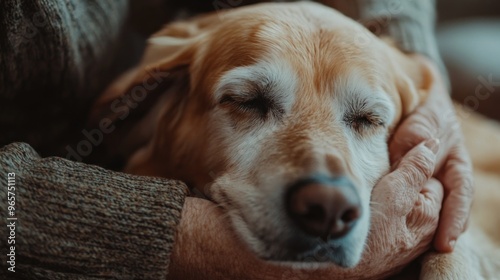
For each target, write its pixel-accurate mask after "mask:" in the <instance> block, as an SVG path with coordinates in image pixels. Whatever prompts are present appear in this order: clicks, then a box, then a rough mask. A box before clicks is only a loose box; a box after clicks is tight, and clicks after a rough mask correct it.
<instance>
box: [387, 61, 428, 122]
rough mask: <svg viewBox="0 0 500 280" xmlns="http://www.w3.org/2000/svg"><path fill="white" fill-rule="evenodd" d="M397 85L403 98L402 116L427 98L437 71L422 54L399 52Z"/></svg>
mask: <svg viewBox="0 0 500 280" xmlns="http://www.w3.org/2000/svg"><path fill="white" fill-rule="evenodd" d="M398 60H399V63H398V66H399V67H397V70H396V87H397V90H398V93H399V97H400V100H401V114H402V117H404V116H406V115H408V114H410V113H411V112H412V111H413V110H415V108H416V107H417V106H418V105H420V104H421V103H423V102H424V101H425V99H426V98H427V96H428V94H429V91H430V90H431V87H432V84H433V83H434V78H433V77H434V75H436V73H433V71H437V70H435V69H434V67H433V66H432V65H431V64H430V62H429V61H426V60H425V59H423V58H422V57H420V55H412V54H410V55H407V54H402V53H398Z"/></svg>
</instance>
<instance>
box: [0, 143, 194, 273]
mask: <svg viewBox="0 0 500 280" xmlns="http://www.w3.org/2000/svg"><path fill="white" fill-rule="evenodd" d="M8 173H15V190H14V191H13V192H14V193H15V209H16V210H15V217H16V218H17V221H16V222H17V225H16V229H15V234H16V235H15V242H16V243H15V253H16V272H15V276H16V277H20V278H23V279H103V278H105V279H109V278H114V279H165V278H166V275H167V272H168V268H169V260H170V253H171V251H172V247H173V243H174V236H175V232H176V229H177V225H178V223H179V219H180V216H181V211H182V207H183V204H184V199H185V196H186V195H187V188H186V186H185V185H184V184H182V183H179V182H177V181H173V180H166V179H160V178H153V177H141V176H133V175H129V174H124V173H119V172H113V171H109V170H105V169H102V168H100V167H97V166H93V165H86V164H82V163H77V162H72V161H68V160H65V159H62V158H57V157H49V158H40V157H39V156H38V154H37V153H36V152H35V151H34V150H33V149H32V148H31V147H30V146H29V145H27V144H22V143H14V144H10V145H8V146H5V147H3V148H1V149H0V174H1V176H7V174H8ZM4 179H5V180H6V177H2V180H4ZM0 199H1V200H0V205H1V208H2V211H1V212H2V216H3V218H2V219H3V220H4V221H5V220H6V217H5V216H4V215H6V214H7V211H6V210H7V205H6V203H7V189H3V190H2V191H1V192H0ZM1 233H2V236H8V235H7V227H5V226H2V229H1ZM6 242H7V238H5V239H4V238H2V240H1V241H0V244H2V246H1V247H2V248H6V247H7V244H5V243H6ZM9 246H12V245H9ZM4 258H5V255H4ZM7 265H8V264H7V263H6V262H2V267H3V268H2V269H5V271H7V268H6V266H7ZM7 273H11V272H7Z"/></svg>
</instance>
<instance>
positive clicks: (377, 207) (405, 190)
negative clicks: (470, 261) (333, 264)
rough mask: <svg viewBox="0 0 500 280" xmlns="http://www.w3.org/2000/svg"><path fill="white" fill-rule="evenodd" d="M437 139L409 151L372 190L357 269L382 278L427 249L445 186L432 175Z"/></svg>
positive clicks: (437, 217)
mask: <svg viewBox="0 0 500 280" xmlns="http://www.w3.org/2000/svg"><path fill="white" fill-rule="evenodd" d="M438 149H439V143H438V142H437V140H435V139H432V140H428V141H426V142H424V143H421V144H419V145H418V146H416V147H414V148H413V149H412V150H411V151H409V152H408V153H407V154H406V155H405V156H404V157H403V158H402V159H401V161H400V162H399V164H398V165H397V167H396V169H395V170H394V171H392V172H391V173H389V174H388V175H386V176H384V177H383V178H382V179H381V180H380V181H379V182H378V183H377V185H376V186H375V187H374V189H373V192H372V199H371V201H372V219H371V228H370V235H369V237H368V244H367V249H366V250H365V252H364V255H363V258H362V262H361V264H360V265H359V267H358V269H359V270H361V271H370V273H371V278H370V279H381V278H385V277H387V276H389V275H390V274H393V273H395V272H397V271H399V270H400V269H402V268H403V267H404V266H406V265H408V264H409V263H411V262H412V261H413V260H414V259H416V258H417V257H418V256H419V255H421V254H422V253H424V252H425V251H426V250H428V249H429V247H430V244H431V243H432V238H433V236H434V233H435V231H436V229H437V227H438V220H439V211H440V210H441V204H442V201H443V186H442V185H441V184H440V182H439V181H437V180H435V179H431V176H432V174H433V172H434V169H435V162H436V152H437V151H438Z"/></svg>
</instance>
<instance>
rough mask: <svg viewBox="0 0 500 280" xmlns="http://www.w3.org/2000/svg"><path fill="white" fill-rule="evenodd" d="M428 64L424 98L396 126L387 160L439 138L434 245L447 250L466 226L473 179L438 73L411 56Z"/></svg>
mask: <svg viewBox="0 0 500 280" xmlns="http://www.w3.org/2000/svg"><path fill="white" fill-rule="evenodd" d="M414 56H415V58H416V59H419V60H422V61H423V62H424V63H426V64H427V65H429V66H430V68H431V72H432V79H433V85H432V88H431V90H430V93H429V96H428V98H427V100H426V101H425V102H424V104H422V105H421V106H420V107H418V108H417V109H416V110H415V112H413V113H412V114H411V115H410V116H408V118H407V119H406V120H404V121H403V122H402V123H401V125H400V126H399V127H398V128H397V130H396V132H395V134H394V135H393V137H392V141H391V143H390V145H389V151H390V153H389V154H390V155H391V161H392V162H397V161H398V160H400V159H401V157H402V156H403V155H404V154H406V153H407V152H408V151H409V150H410V149H411V148H412V147H414V146H415V145H417V144H418V143H420V142H422V141H426V140H428V139H432V138H437V139H439V141H440V145H439V150H438V153H437V158H436V169H435V170H434V175H435V176H436V178H437V179H438V180H439V181H440V182H441V183H442V184H443V186H444V191H445V192H444V193H445V198H444V203H443V209H442V211H441V214H440V221H439V227H438V229H437V233H436V235H435V239H434V247H435V248H436V249H437V250H438V251H440V252H451V251H452V250H453V248H454V244H455V242H456V240H457V239H458V237H459V236H460V234H461V233H462V232H463V231H464V230H465V229H466V225H467V220H468V217H469V212H470V208H471V204H472V196H473V182H472V181H473V178H472V167H471V162H470V159H469V156H468V154H467V151H466V149H465V146H464V143H463V135H462V132H461V131H460V126H459V122H458V119H457V115H456V113H455V110H454V108H453V104H452V102H451V99H450V97H449V95H448V93H447V90H446V86H445V83H444V81H443V80H442V78H441V77H440V75H441V74H440V73H439V71H438V70H437V68H436V67H435V66H434V65H433V63H432V62H431V61H430V60H428V59H427V58H425V57H424V56H421V55H414Z"/></svg>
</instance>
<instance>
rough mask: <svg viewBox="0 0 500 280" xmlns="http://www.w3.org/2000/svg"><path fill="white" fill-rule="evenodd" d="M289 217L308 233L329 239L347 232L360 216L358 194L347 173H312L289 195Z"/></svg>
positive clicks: (298, 183)
mask: <svg viewBox="0 0 500 280" xmlns="http://www.w3.org/2000/svg"><path fill="white" fill-rule="evenodd" d="M285 203H286V207H287V212H288V215H289V216H290V218H291V219H292V220H293V221H294V222H295V223H296V224H297V226H298V227H299V228H300V229H302V230H303V231H304V232H305V233H307V234H309V235H312V236H315V237H320V238H322V239H323V240H325V241H327V240H329V239H336V238H340V237H342V236H344V235H346V234H347V233H348V232H349V230H350V229H351V228H352V227H353V225H354V223H355V222H356V220H358V218H359V217H360V216H361V205H360V199H359V195H358V193H357V192H356V189H355V188H354V186H353V185H352V183H351V181H350V180H349V179H347V178H346V177H337V178H328V177H311V178H305V179H302V180H299V181H298V182H296V183H295V184H294V185H292V186H291V187H290V189H289V191H288V193H287V195H286V201H285Z"/></svg>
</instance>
